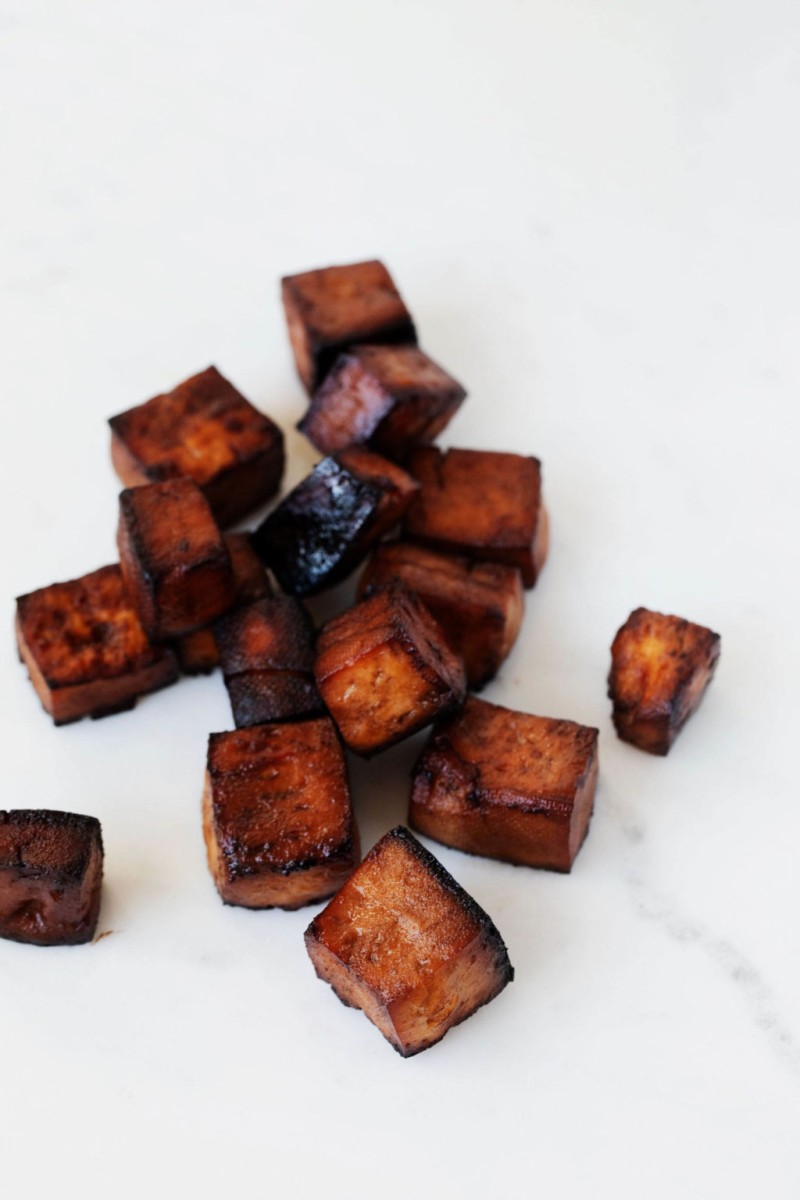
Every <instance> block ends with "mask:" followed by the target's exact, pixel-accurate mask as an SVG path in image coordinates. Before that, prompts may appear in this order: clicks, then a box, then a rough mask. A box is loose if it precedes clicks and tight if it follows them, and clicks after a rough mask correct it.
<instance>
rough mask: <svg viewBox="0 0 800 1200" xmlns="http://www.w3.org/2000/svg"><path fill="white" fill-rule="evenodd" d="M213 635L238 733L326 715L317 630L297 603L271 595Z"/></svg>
mask: <svg viewBox="0 0 800 1200" xmlns="http://www.w3.org/2000/svg"><path fill="white" fill-rule="evenodd" d="M214 633H215V636H216V639H217V644H218V646H219V650H220V657H221V660H222V672H223V675H224V677H225V687H226V688H227V689H228V695H229V697H230V701H231V708H232V710H233V718H234V720H235V722H236V727H237V729H238V728H241V726H243V725H261V724H263V723H264V722H266V721H291V720H297V719H299V718H303V717H311V716H315V715H318V714H321V713H322V711H323V705H322V700H321V699H320V695H319V692H318V691H317V685H316V683H315V682H314V630H313V627H312V625H311V621H310V620H309V618H308V615H307V613H306V612H305V610H304V609H303V607H302V606H301V604H300V602H299V601H298V600H295V599H293V598H292V597H291V596H272V597H269V598H267V599H266V600H258V601H257V602H256V603H255V604H249V605H247V606H246V607H244V608H236V609H234V610H233V612H230V613H227V614H226V615H225V616H224V617H220V619H219V620H218V621H217V622H216V624H215V626H214Z"/></svg>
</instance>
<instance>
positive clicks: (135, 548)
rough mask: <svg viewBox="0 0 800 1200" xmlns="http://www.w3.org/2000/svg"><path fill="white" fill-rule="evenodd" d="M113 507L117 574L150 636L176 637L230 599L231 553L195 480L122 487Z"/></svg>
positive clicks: (232, 590) (232, 589)
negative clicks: (116, 509)
mask: <svg viewBox="0 0 800 1200" xmlns="http://www.w3.org/2000/svg"><path fill="white" fill-rule="evenodd" d="M119 510H120V511H119V526H118V528H117V546H118V548H119V559H120V566H121V568H122V576H123V579H124V580H125V584H126V586H127V588H128V592H129V594H130V597H131V600H132V602H133V605H134V607H135V609H136V611H137V613H138V614H139V619H140V621H141V622H142V625H143V626H144V628H145V631H146V632H147V634H148V636H149V637H150V638H152V640H153V641H158V642H165V641H169V640H170V639H172V638H177V637H182V636H183V634H185V633H191V631H192V630H193V629H200V628H202V626H203V625H208V623H209V622H210V621H212V620H213V619H214V618H215V617H218V616H220V614H221V613H223V612H225V611H226V610H227V609H229V608H230V607H231V605H232V604H233V603H234V600H235V598H236V593H235V586H234V579H233V568H232V566H231V557H230V554H229V553H228V547H227V546H226V545H225V542H224V541H223V539H222V534H221V533H220V531H219V528H218V526H217V523H216V521H215V520H214V518H213V516H212V514H211V509H210V508H209V506H208V501H207V500H206V498H205V496H204V495H203V493H202V492H201V491H200V489H199V487H198V486H197V484H196V483H194V482H193V481H192V480H191V479H169V480H167V481H166V482H164V483H151V484H148V485H147V486H146V487H137V488H128V489H127V490H126V491H124V492H122V494H121V495H120V498H119Z"/></svg>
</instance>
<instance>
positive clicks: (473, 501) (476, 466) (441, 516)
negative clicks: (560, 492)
mask: <svg viewBox="0 0 800 1200" xmlns="http://www.w3.org/2000/svg"><path fill="white" fill-rule="evenodd" d="M408 469H409V471H410V472H411V474H412V475H413V476H414V478H415V479H418V480H419V482H420V484H421V487H420V490H419V492H418V493H417V495H416V496H415V497H414V499H413V500H412V502H411V505H410V507H409V510H408V512H407V514H406V521H405V531H406V536H407V537H409V538H411V539H412V541H416V542H423V543H424V544H425V545H427V546H431V547H432V548H433V549H434V550H443V551H449V552H450V553H452V554H465V555H467V557H468V558H472V559H477V560H479V561H482V562H497V563H504V564H505V565H506V566H510V567H518V568H519V570H520V571H521V573H522V581H523V583H524V584H525V587H528V588H531V587H533V586H534V584H535V583H536V580H537V579H538V577H539V573H540V571H541V569H542V567H543V566H544V561H545V558H546V557H547V543H548V520H547V512H546V510H545V508H544V505H543V503H542V473H541V464H540V463H539V460H538V458H525V457H523V455H521V454H500V453H497V452H495V451H493V450H448V451H447V452H446V453H443V452H442V451H441V450H438V449H436V448H435V447H434V446H420V447H419V449H417V450H415V451H414V452H413V453H412V454H411V456H410V458H409V460H408Z"/></svg>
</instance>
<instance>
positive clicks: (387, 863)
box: [305, 826, 514, 1058]
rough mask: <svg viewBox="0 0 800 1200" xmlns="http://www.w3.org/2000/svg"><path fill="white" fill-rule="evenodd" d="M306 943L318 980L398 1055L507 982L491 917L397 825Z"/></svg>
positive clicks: (412, 1050)
mask: <svg viewBox="0 0 800 1200" xmlns="http://www.w3.org/2000/svg"><path fill="white" fill-rule="evenodd" d="M305 938H306V948H307V950H308V953H309V956H310V958H311V961H312V963H313V964H314V968H315V970H316V972H317V975H318V976H319V978H320V979H322V980H323V981H324V982H325V983H329V984H330V985H331V987H332V988H333V990H334V992H335V993H336V995H337V996H338V997H339V999H340V1000H341V1001H342V1003H343V1004H346V1005H349V1006H352V1007H355V1008H360V1009H361V1010H362V1012H363V1013H364V1014H365V1016H367V1017H369V1019H370V1021H372V1023H373V1024H374V1025H377V1027H378V1029H379V1030H380V1031H381V1033H382V1034H383V1036H384V1037H385V1038H386V1039H387V1041H389V1042H390V1043H391V1044H392V1045H393V1046H394V1048H395V1050H397V1051H398V1052H399V1053H400V1054H401V1055H403V1057H404V1058H408V1057H410V1056H411V1055H413V1054H419V1052H420V1051H421V1050H427V1049H428V1048H429V1047H430V1046H433V1045H434V1044H435V1043H436V1042H438V1041H440V1040H441V1039H442V1038H443V1037H444V1035H445V1034H446V1033H447V1031H448V1030H449V1029H452V1027H453V1026H454V1025H458V1024H459V1023H460V1022H461V1021H464V1020H466V1018H467V1017H469V1016H471V1015H472V1013H474V1012H475V1010H476V1009H478V1008H480V1007H481V1005H483V1004H488V1002H489V1001H490V1000H493V999H494V997H495V996H497V995H498V994H499V993H500V992H501V991H502V990H503V988H504V987H505V986H506V984H507V983H510V982H511V980H512V979H513V978H514V969H513V967H512V966H511V963H510V962H509V959H508V951H507V950H506V947H505V944H504V942H503V939H502V938H501V936H500V934H499V933H498V931H497V929H496V928H495V926H494V924H493V922H492V921H491V919H490V918H489V917H488V916H487V914H486V913H485V912H484V911H483V909H482V908H480V907H479V906H478V905H477V904H476V903H475V901H474V900H473V899H472V898H471V897H470V896H468V895H467V893H466V892H465V891H464V890H463V888H461V887H459V885H458V884H457V883H456V881H455V880H454V879H453V877H452V876H451V875H449V874H448V872H447V871H446V870H445V869H444V867H443V866H442V865H441V863H440V862H438V861H437V860H436V859H435V858H434V857H433V855H432V854H429V853H428V851H427V850H426V849H425V848H424V847H423V846H422V845H420V843H419V842H418V841H417V839H416V838H415V837H414V836H413V835H412V834H410V833H409V832H408V830H406V829H403V828H402V826H398V827H397V828H396V829H393V830H392V831H391V832H390V833H387V834H386V835H385V837H383V838H381V840H380V841H379V842H378V843H377V845H375V846H374V847H373V848H372V850H371V851H370V852H369V854H368V855H367V856H366V858H365V859H364V861H363V862H362V864H361V866H360V867H358V868H357V870H356V871H355V872H354V873H353V874H352V875H351V876H350V879H349V880H348V881H347V883H346V884H345V885H344V887H343V888H342V889H341V891H340V892H338V893H337V895H336V896H334V898H333V899H332V900H331V901H330V903H329V904H328V906H327V907H326V908H325V909H324V910H323V911H322V912H321V913H320V914H319V916H317V917H315V919H314V920H313V921H312V922H311V924H310V925H309V927H308V929H307V931H306V935H305Z"/></svg>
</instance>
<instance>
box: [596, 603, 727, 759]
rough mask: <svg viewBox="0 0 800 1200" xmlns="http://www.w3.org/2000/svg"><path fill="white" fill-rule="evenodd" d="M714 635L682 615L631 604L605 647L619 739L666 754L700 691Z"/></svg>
mask: <svg viewBox="0 0 800 1200" xmlns="http://www.w3.org/2000/svg"><path fill="white" fill-rule="evenodd" d="M719 652H720V636H719V634H718V633H713V632H712V631H711V630H710V629H706V628H705V627H704V626H703V625H693V624H692V623H691V621H685V620H684V619H683V618H682V617H669V616H664V614H663V613H657V612H650V610H649V609H647V608H637V609H635V610H634V611H633V612H632V613H631V615H630V616H629V617H628V619H627V621H626V622H625V624H624V625H623V626H622V628H621V629H620V630H618V632H617V636H616V637H615V638H614V643H613V645H612V647H611V674H610V675H609V678H608V694H609V696H610V697H611V699H612V701H613V702H614V727H615V729H616V731H617V734H618V735H619V737H621V738H622V740H623V741H624V742H630V743H631V744H632V745H634V746H638V747H639V749H640V750H647V751H648V753H650V754H667V753H668V752H669V748H670V746H671V745H672V743H673V742H674V741H675V738H676V737H677V736H678V734H679V733H680V731H681V729H683V726H684V725H685V724H686V722H687V721H688V719H689V717H690V716H691V715H692V713H693V712H694V711H695V709H696V708H697V706H698V705H699V703H700V701H701V700H702V699H703V696H704V695H705V690H706V688H707V687H708V685H709V683H710V682H711V680H712V678H713V676H714V671H715V670H716V667H717V660H718V659H719Z"/></svg>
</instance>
